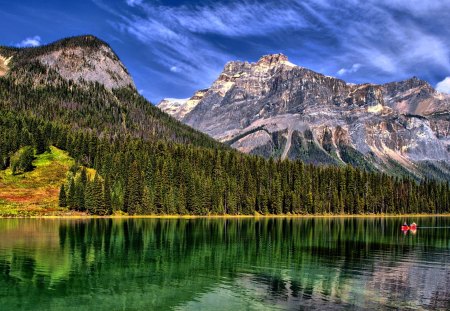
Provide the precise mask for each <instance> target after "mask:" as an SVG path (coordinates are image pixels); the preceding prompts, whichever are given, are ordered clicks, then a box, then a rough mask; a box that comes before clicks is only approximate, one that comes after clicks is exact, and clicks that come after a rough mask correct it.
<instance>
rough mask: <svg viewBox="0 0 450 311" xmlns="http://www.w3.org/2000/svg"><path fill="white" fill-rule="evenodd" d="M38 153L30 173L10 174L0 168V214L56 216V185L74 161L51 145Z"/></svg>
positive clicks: (57, 191) (64, 177)
mask: <svg viewBox="0 0 450 311" xmlns="http://www.w3.org/2000/svg"><path fill="white" fill-rule="evenodd" d="M50 149H51V150H50V152H46V153H44V154H41V155H38V156H37V157H36V159H35V160H34V161H33V165H34V166H35V169H34V170H33V171H31V172H27V173H23V174H18V175H12V171H11V168H8V169H6V170H4V171H0V216H33V215H58V214H64V213H66V212H67V210H65V209H61V208H59V207H58V195H59V188H60V186H61V184H62V183H64V182H65V180H66V174H67V171H68V170H69V168H70V166H71V165H73V164H74V160H73V159H72V158H71V157H70V156H69V155H68V154H67V153H66V152H65V151H62V150H60V149H58V148H55V147H50Z"/></svg>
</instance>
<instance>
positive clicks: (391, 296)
mask: <svg viewBox="0 0 450 311" xmlns="http://www.w3.org/2000/svg"><path fill="white" fill-rule="evenodd" d="M402 221H403V220H402V219H399V218H334V219H333V218H302V219H295V218H292V219H289V218H286V219H267V218H263V219H256V220H255V219H191V220H189V219H170V220H169V219H79V220H39V219H2V220H0V234H1V236H2V239H1V240H0V300H1V303H2V306H3V307H5V309H6V310H10V309H15V310H62V309H64V310H72V309H73V310H83V309H84V310H88V309H91V308H92V306H95V307H96V309H97V310H117V309H126V310H141V309H156V308H162V309H183V310H185V309H192V310H196V309H201V308H203V309H211V308H214V306H217V305H220V306H221V309H225V310H226V309H229V310H236V309H254V310H261V309H274V308H275V309H276V308H279V309H295V310H298V309H314V308H316V309H323V308H327V307H328V308H329V307H331V306H332V307H333V308H335V309H338V308H345V309H348V308H360V307H368V308H417V307H420V308H424V309H449V308H450V272H449V271H447V270H446V269H445V266H446V264H447V263H448V259H447V257H448V255H449V248H450V244H449V238H450V230H437V229H436V230H433V229H427V230H425V229H423V230H420V229H419V230H418V231H417V233H416V234H415V235H413V234H407V235H404V234H403V233H402V232H401V231H400V225H401V223H402ZM420 222H421V224H420V225H422V226H430V227H432V226H434V227H437V226H449V225H450V219H449V218H443V217H441V218H423V219H420ZM3 307H2V308H3Z"/></svg>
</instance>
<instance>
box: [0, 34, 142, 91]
mask: <svg viewBox="0 0 450 311" xmlns="http://www.w3.org/2000/svg"><path fill="white" fill-rule="evenodd" d="M0 55H2V57H3V58H5V59H6V58H12V62H11V64H10V66H9V67H10V69H13V71H14V69H17V70H16V73H17V72H19V71H20V68H22V67H23V66H26V65H28V64H31V63H40V65H41V66H43V67H45V68H48V69H52V70H54V71H55V72H56V73H57V74H59V76H60V77H61V78H62V79H64V80H71V81H73V82H75V83H77V84H83V83H85V82H97V83H100V84H102V85H104V86H105V87H106V88H107V89H114V88H121V87H131V88H133V89H134V88H135V86H134V82H133V80H132V78H131V76H130V75H129V73H128V71H127V69H126V68H125V66H124V65H123V64H122V62H121V61H120V59H119V57H118V56H117V55H116V54H115V53H114V51H113V50H112V48H111V47H110V46H109V45H108V44H107V43H105V42H104V41H102V40H100V39H99V38H97V37H95V36H92V35H84V36H77V37H71V38H66V39H62V40H59V41H56V42H53V43H50V44H48V45H44V46H39V47H32V48H12V47H0ZM36 78H37V79H42V77H36ZM41 82H42V83H50V82H49V81H41Z"/></svg>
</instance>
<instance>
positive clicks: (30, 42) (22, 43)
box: [16, 36, 41, 48]
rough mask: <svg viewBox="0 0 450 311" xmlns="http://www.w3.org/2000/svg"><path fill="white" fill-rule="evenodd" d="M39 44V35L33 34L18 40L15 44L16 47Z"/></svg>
mask: <svg viewBox="0 0 450 311" xmlns="http://www.w3.org/2000/svg"><path fill="white" fill-rule="evenodd" d="M39 45H41V37H40V36H34V37H29V38H25V39H23V40H22V41H20V42H19V43H17V44H16V46H17V47H21V48H24V47H36V46H39Z"/></svg>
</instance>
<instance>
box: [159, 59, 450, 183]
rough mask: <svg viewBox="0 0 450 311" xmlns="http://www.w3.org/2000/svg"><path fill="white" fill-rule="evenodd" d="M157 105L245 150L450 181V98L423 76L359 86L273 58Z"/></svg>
mask: <svg viewBox="0 0 450 311" xmlns="http://www.w3.org/2000/svg"><path fill="white" fill-rule="evenodd" d="M194 99H195V101H194ZM172 102H176V101H172ZM183 103H185V104H183ZM187 103H190V105H189V106H187ZM158 106H159V107H160V108H161V109H162V110H164V111H166V112H167V113H169V114H171V115H173V116H174V117H176V118H178V119H179V120H181V121H182V122H184V123H186V124H188V125H190V126H192V127H194V128H196V129H198V130H200V131H202V132H205V133H207V134H209V135H211V136H212V137H214V138H216V139H218V140H219V141H222V142H225V143H227V144H229V145H231V146H232V147H234V148H236V149H238V150H240V151H243V152H245V153H251V154H258V155H263V156H265V157H280V158H282V159H284V158H290V159H301V160H303V161H304V162H306V163H314V164H336V165H342V164H346V163H348V164H352V165H354V166H358V167H363V168H365V169H369V170H381V171H386V172H391V173H394V174H397V173H398V174H403V175H404V174H407V175H412V176H415V177H417V178H422V177H424V176H429V177H444V178H447V177H446V176H450V175H449V173H450V166H449V165H448V163H449V161H450V154H449V151H448V148H449V147H448V145H449V143H450V140H449V132H448V129H449V125H450V122H449V120H450V118H449V116H450V114H449V108H450V96H448V95H445V94H441V93H439V92H437V91H435V90H434V89H433V88H432V87H431V86H430V85H429V84H428V83H427V82H425V81H423V80H420V79H418V78H417V77H413V78H411V79H408V80H405V81H400V82H393V83H387V84H383V85H376V84H368V83H367V84H358V85H356V84H350V83H346V82H345V81H343V80H341V79H337V78H334V77H329V76H325V75H322V74H320V73H317V72H314V71H312V70H309V69H306V68H303V67H300V66H296V65H294V64H292V63H291V62H289V60H288V58H287V57H286V56H285V55H282V54H274V55H266V56H263V57H261V58H260V59H259V61H258V62H256V63H248V62H240V61H234V62H229V63H227V64H226V65H225V68H224V70H223V72H222V73H221V74H220V76H219V77H218V78H217V80H216V81H215V82H214V83H213V84H212V85H211V87H210V88H209V89H207V90H203V91H202V92H201V95H200V96H199V95H198V94H195V95H194V96H193V97H192V98H191V99H189V100H185V101H184V102H177V105H171V104H170V102H167V101H166V102H164V101H163V102H161V103H160V104H159V105H158ZM180 111H183V113H180Z"/></svg>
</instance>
